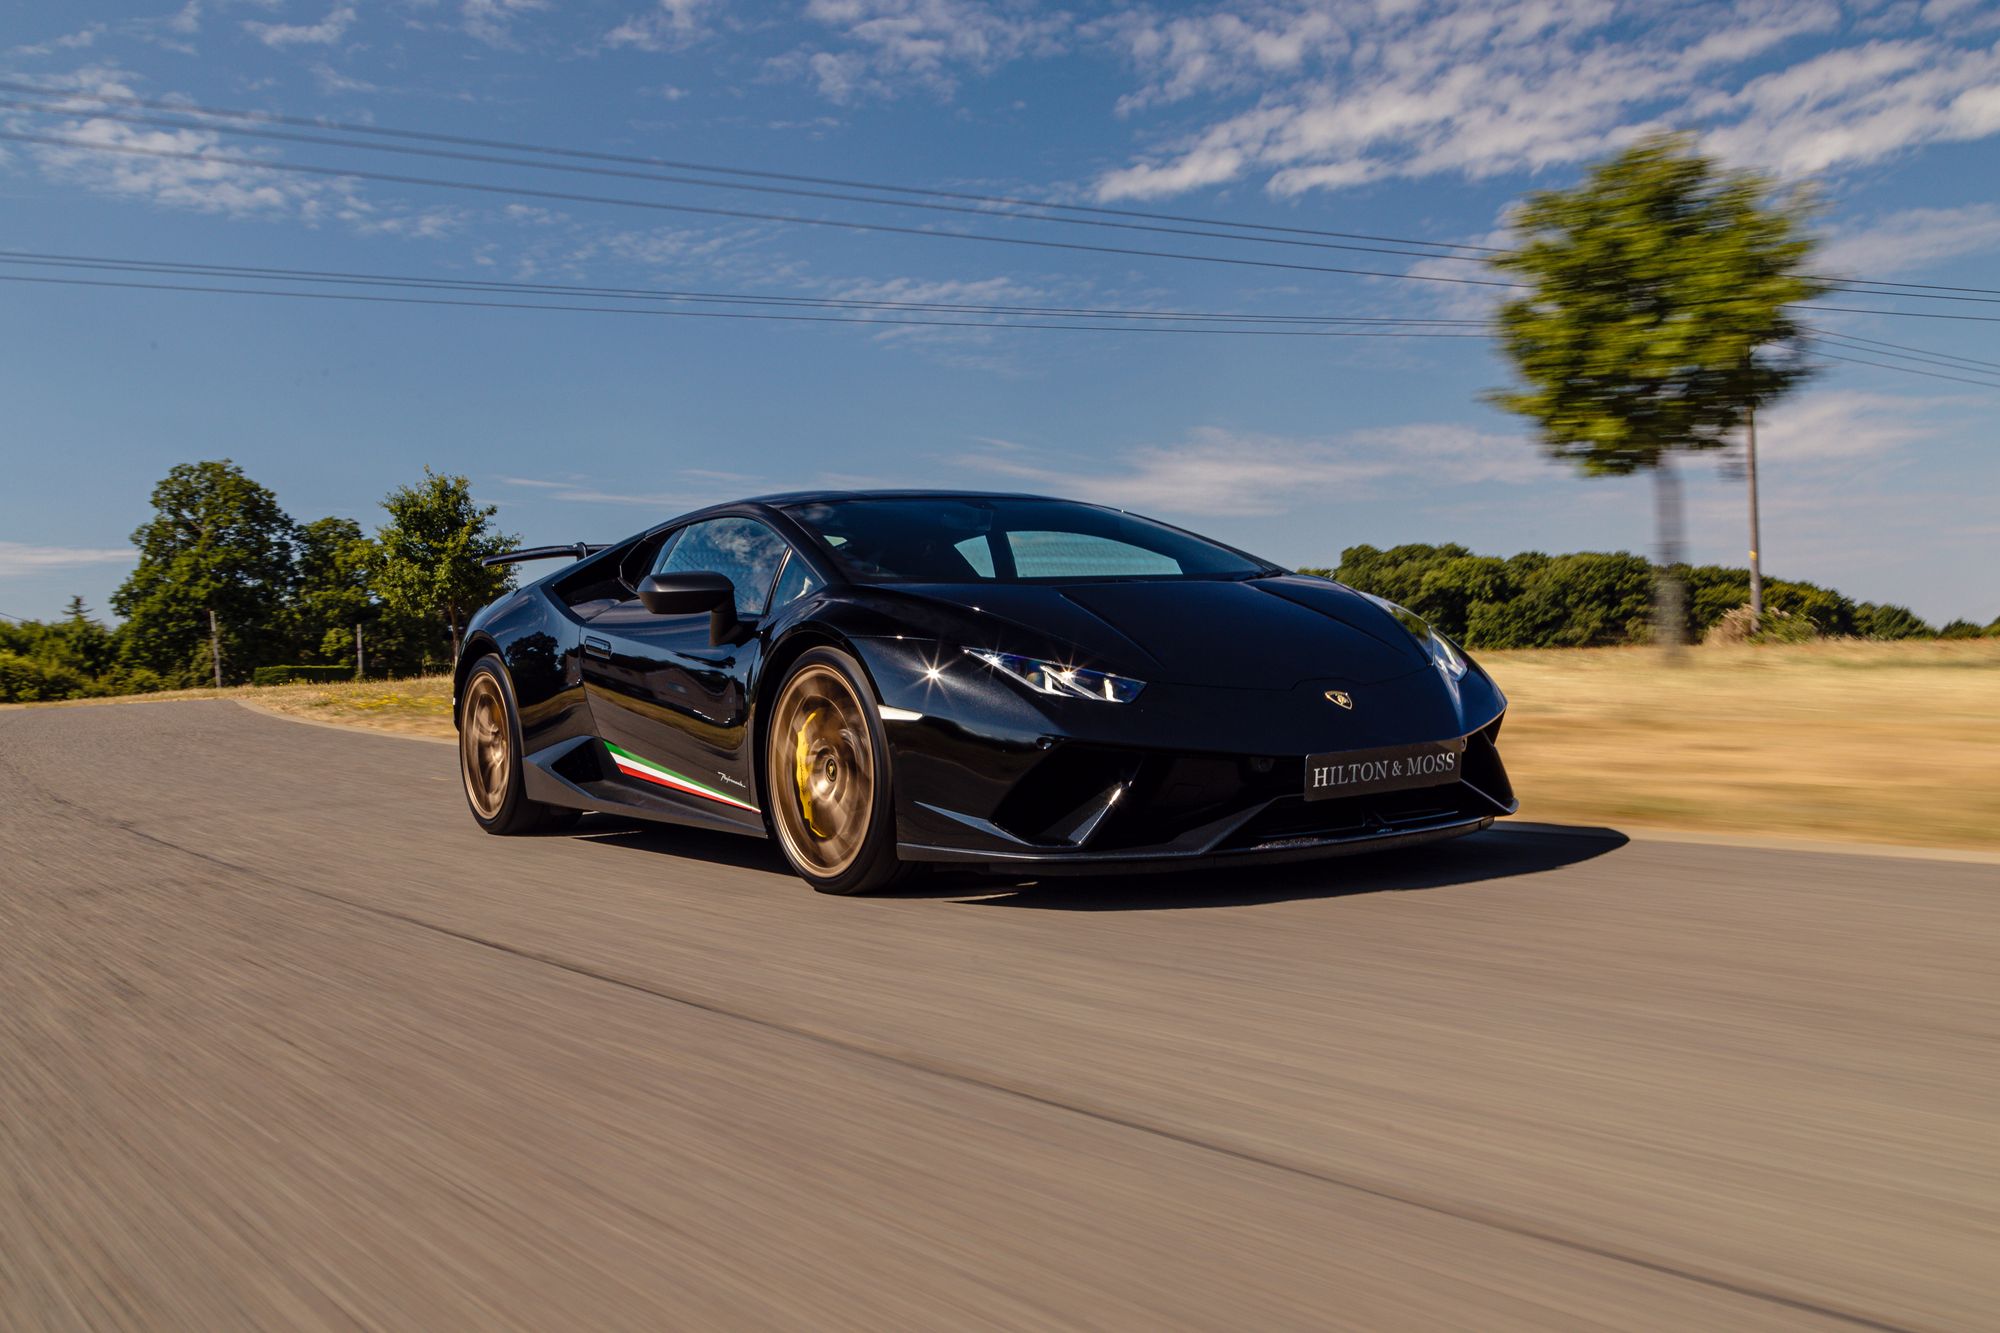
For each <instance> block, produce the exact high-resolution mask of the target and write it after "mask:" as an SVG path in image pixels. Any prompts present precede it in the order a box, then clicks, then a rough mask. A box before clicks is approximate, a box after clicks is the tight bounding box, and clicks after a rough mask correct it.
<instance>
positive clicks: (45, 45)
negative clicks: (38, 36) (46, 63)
mask: <svg viewBox="0 0 2000 1333" xmlns="http://www.w3.org/2000/svg"><path fill="white" fill-rule="evenodd" d="M103 35H104V25H103V24H102V23H86V24H84V25H83V27H81V28H78V29H77V30H76V31H75V32H72V33H68V34H66V35H64V36H61V37H51V38H49V39H48V40H47V41H43V42H31V43H29V44H28V45H26V46H16V47H14V48H12V49H11V50H10V51H8V53H7V54H8V55H12V56H46V55H54V54H55V53H56V52H57V51H81V50H83V49H85V48H86V47H91V46H95V45H96V44H97V39H98V38H99V37H102V36H103Z"/></svg>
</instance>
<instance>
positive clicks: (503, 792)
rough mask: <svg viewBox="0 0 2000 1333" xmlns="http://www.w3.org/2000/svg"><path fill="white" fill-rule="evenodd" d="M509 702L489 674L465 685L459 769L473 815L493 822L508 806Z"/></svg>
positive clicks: (480, 673)
mask: <svg viewBox="0 0 2000 1333" xmlns="http://www.w3.org/2000/svg"><path fill="white" fill-rule="evenodd" d="M511 731H512V728H510V727H509V726H508V725H507V701H506V699H504V698H502V697H501V694H500V682H499V680H498V679H497V678H496V677H495V676H494V675H493V673H492V672H490V671H475V672H473V673H472V678H471V680H469V681H467V682H466V687H465V705H464V713H463V714H462V716H461V718H460V720H459V726H458V767H459V770H460V771H461V772H462V773H463V774H464V775H465V796H466V799H467V800H469V801H471V802H472V810H473V813H474V814H476V815H478V816H479V817H480V818H481V819H482V820H485V821H487V822H489V823H490V822H492V821H493V820H496V819H498V818H499V817H500V811H501V807H503V806H504V805H506V803H507V782H508V777H509V773H508V770H509V768H510V767H511V765H509V764H508V762H507V759H508V755H507V749H508V739H509V736H510V734H511Z"/></svg>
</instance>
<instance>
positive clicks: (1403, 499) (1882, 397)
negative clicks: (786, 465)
mask: <svg viewBox="0 0 2000 1333" xmlns="http://www.w3.org/2000/svg"><path fill="white" fill-rule="evenodd" d="M1952 410H1954V409H1953V408H1952V407H1951V405H1950V404H1949V403H1944V404H1941V403H1940V402H1939V401H1938V400H1935V399H1931V398H1925V399H1914V398H1908V397H1902V396H1898V395H1894V394H1883V393H1867V392H1860V391H1855V390H1847V389H1833V388H1829V389H1822V390H1816V391H1811V392H1808V393H1805V394H1802V395H1800V396H1799V397H1798V398H1797V399H1795V400H1793V401H1791V402H1789V403H1786V404H1783V405H1781V406H1779V407H1777V408H1775V409H1774V410H1772V411H1771V412H1769V413H1768V414H1767V415H1766V416H1765V417H1764V419H1763V420H1762V422H1761V425H1760V431H1759V436H1758V449H1759V452H1760V455H1761V456H1763V457H1764V458H1766V459H1767V460H1768V461H1770V462H1772V463H1774V464H1777V465H1779V466H1786V467H1791V468H1792V469H1793V470H1794V472H1795V473H1797V472H1799V471H1801V470H1803V471H1805V472H1808V473H1813V474H1818V475H1825V474H1828V473H1830V472H1836V471H1838V470H1840V469H1843V468H1849V467H1852V466H1854V465H1855V464H1856V463H1857V462H1858V461H1861V460H1875V461H1878V462H1879V461H1886V460H1890V459H1893V458H1895V457H1897V456H1898V455H1900V454H1902V453H1904V452H1906V451H1907V450H1908V449H1910V448H1911V447H1912V446H1915V445H1918V444H1922V443H1925V442H1928V441H1930V440H1933V439H1936V438H1939V437H1940V436H1941V435H1942V434H1944V433H1946V432H1947V431H1948V430H1949V429H1950V424H1949V422H1948V421H1947V420H1946V419H1945V418H1946V417H1948V416H1949V415H1950V413H1951V411H1952ZM975 443H976V444H977V446H978V447H976V448H974V449H970V450H967V451H966V452H964V453H962V454H959V455H957V456H956V457H954V458H952V459H950V460H948V463H949V466H950V467H951V468H952V469H953V470H954V471H955V472H957V473H958V474H959V476H961V477H965V476H972V477H975V478H987V479H990V478H1003V479H1005V480H1007V481H1008V482H1009V483H1011V484H1017V485H1025V486H1032V487H1034V488H1036V489H1038V490H1046V491H1052V492H1055V493H1057V494H1061V495H1066V496H1072V497H1075V498H1078V499H1084V500H1097V501H1102V502H1104V503H1108V504H1118V505H1121V506H1126V507H1130V508H1133V509H1138V510H1150V511H1154V512H1158V513H1161V514H1170V515H1185V516H1189V517H1198V518H1255V517H1265V516H1275V515H1281V514H1287V513H1294V512H1297V511H1300V510H1303V509H1306V508H1308V507H1312V506H1319V505H1325V504H1332V503H1340V502H1347V503H1358V502H1366V501H1379V500H1381V499H1384V498H1388V497H1396V498H1397V500H1398V503H1409V504H1412V505H1416V506H1418V507H1420V508H1421V507H1427V506H1429V505H1431V504H1432V503H1433V501H1434V499H1435V497H1436V495H1437V494H1438V493H1439V491H1440V490H1441V489H1443V488H1445V487H1460V486H1483V487H1492V486H1501V487H1538V488H1544V489H1546V488H1547V487H1548V486H1549V485H1550V484H1552V483H1556V482H1560V481H1563V480H1565V479H1567V478H1568V477H1570V476H1571V475H1572V474H1571V472H1570V470H1569V469H1568V468H1566V467H1564V466H1563V465H1561V464H1558V463H1556V462H1554V461H1552V460H1550V459H1549V458H1548V457H1546V456H1545V455H1544V454H1543V453H1542V452H1541V450H1539V449H1538V448H1537V447H1536V446H1535V444H1534V441H1533V440H1532V439H1531V438H1530V437H1529V436H1528V435H1526V434H1523V433H1516V432H1510V431H1504V430H1503V431H1494V430H1484V429H1480V428H1478V427H1476V426H1471V425H1466V424H1462V423H1455V422H1412V423H1409V424H1406V425H1400V426H1386V427H1376V428H1370V429H1366V430H1357V431H1350V432H1347V433H1344V434H1341V435H1337V436H1325V437H1298V436H1286V435H1270V434H1260V433H1256V432H1246V431H1238V430H1230V429H1225V428H1222V427H1217V426H1203V427H1198V428H1196V429H1194V430H1191V431H1189V432H1188V433H1187V435H1186V437H1185V438H1183V439H1180V440H1177V441H1174V442H1171V443H1165V444H1143V445H1138V446H1135V447H1132V448H1128V449H1123V450H1119V451H1116V452H1114V453H1111V454H1110V455H1109V456H1108V457H1106V458H1104V459H1103V461H1100V462H1096V463H1092V464H1085V465H1079V464H1078V463H1077V462H1076V461H1075V458H1074V456H1073V455H1068V454H1057V453H1055V452H1053V451H1049V450H1042V449H1036V448H1032V447H1030V446H1027V445H1023V444H1019V443H1017V442H1014V441H1009V440H996V439H980V440H977V441H976V442H975Z"/></svg>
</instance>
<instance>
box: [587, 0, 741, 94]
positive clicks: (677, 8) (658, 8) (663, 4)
mask: <svg viewBox="0 0 2000 1333" xmlns="http://www.w3.org/2000/svg"><path fill="white" fill-rule="evenodd" d="M720 8H721V0H655V3H654V5H653V7H652V8H650V9H648V10H645V11H643V12H641V13H638V14H633V15H631V16H630V17H629V18H627V19H625V20H624V21H623V22H621V23H619V24H618V26H617V27H615V28H613V29H611V31H609V32H607V33H605V34H604V38H603V43H604V45H606V46H611V47H619V46H625V47H632V48H634V49H637V50H640V51H677V50H679V49H680V48H682V47H684V46H688V45H690V44H691V43H693V42H696V41H699V40H700V39H701V38H703V37H706V36H708V35H709V33H710V31H711V29H710V27H709V20H710V18H711V17H712V16H713V15H714V13H715V12H716V11H717V10H718V9H720ZM666 91H672V92H674V93H675V94H676V95H678V90H666Z"/></svg>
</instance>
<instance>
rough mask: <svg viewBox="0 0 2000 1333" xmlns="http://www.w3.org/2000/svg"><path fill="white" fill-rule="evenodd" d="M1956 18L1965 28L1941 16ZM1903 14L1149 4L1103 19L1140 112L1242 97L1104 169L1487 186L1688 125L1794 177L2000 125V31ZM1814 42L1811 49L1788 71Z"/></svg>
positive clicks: (1171, 176) (1153, 185)
mask: <svg viewBox="0 0 2000 1333" xmlns="http://www.w3.org/2000/svg"><path fill="white" fill-rule="evenodd" d="M1939 19H1948V20H1949V21H1947V22H1944V23H1943V24H1942V26H1935V27H1934V26H1931V24H1933V23H1937V22H1938V20H1939ZM1882 21H1883V22H1884V23H1889V24H1893V25H1895V30H1894V31H1893V32H1884V33H1878V34H1876V35H1875V36H1874V37H1873V38H1872V39H1870V40H1866V41H1862V42H1860V43H1858V44H1854V43H1851V42H1850V43H1849V44H1841V45H1835V46H1833V48H1832V49H1824V48H1825V47H1826V44H1827V42H1828V41H1829V40H1833V41H1835V42H1838V41H1839V40H1840V39H1839V37H1838V36H1837V35H1836V34H1837V33H1838V31H1839V28H1840V25H1841V23H1842V16H1841V14H1840V11H1839V10H1838V8H1837V7H1835V6H1834V5H1832V4H1830V3H1828V2H1827V0H1750V2H1749V3H1745V4H1734V5H1725V4H1722V3H1719V2H1717V0H1710V2H1709V3H1701V4H1695V5H1686V6H1680V7H1677V8H1670V9H1667V10H1662V9H1659V8H1657V7H1645V8H1644V9H1643V11H1642V10H1641V8H1640V7H1638V6H1636V5H1634V4H1631V3H1627V2H1625V0H1540V2H1539V3H1535V4H1520V5H1500V6H1495V5H1491V4H1487V3H1486V2H1485V0H1443V3H1439V4H1430V5H1421V6H1419V5H1401V4H1398V5H1385V6H1380V7H1363V6H1361V5H1359V4H1356V3H1353V2H1352V0H1264V2H1263V3H1258V4H1252V5H1249V6H1247V7H1246V6H1243V5H1229V6H1213V7H1208V8H1204V9H1202V10H1199V11H1195V12H1189V11H1188V10H1186V9H1184V8H1178V7H1176V8H1173V9H1166V10H1161V9H1134V10H1129V11H1125V12H1124V13H1121V14H1119V15H1117V16H1115V17H1114V18H1111V19H1107V20H1103V21H1101V22H1100V23H1099V24H1097V25H1095V26H1094V27H1093V28H1092V30H1091V31H1092V32H1093V34H1096V35H1100V36H1103V37H1104V38H1105V39H1107V40H1110V41H1112V42H1113V43H1114V45H1116V46H1117V47H1118V49H1120V50H1121V51H1122V52H1123V53H1124V55H1125V58H1126V59H1127V61H1128V62H1129V63H1130V65H1131V67H1132V68H1133V70H1134V72H1135V73H1136V74H1137V75H1138V77H1139V81H1140V82H1139V86H1138V88H1137V89H1135V90H1134V91H1132V92H1131V93H1129V94H1127V95H1126V96H1125V97H1124V98H1123V99H1122V100H1121V102H1120V107H1121V109H1122V110H1124V111H1126V112H1127V113H1130V112H1133V111H1137V110H1140V109H1142V108H1146V107H1152V106H1158V105H1162V104H1167V103H1177V102H1188V101H1192V100H1195V99H1203V100H1206V101H1208V102H1211V103H1214V104H1216V105H1217V106H1218V107H1219V108H1222V109H1220V110H1219V112H1218V114H1216V115H1215V116H1214V118H1212V119H1210V120H1209V121H1208V123H1207V124H1205V125H1201V126H1198V127H1197V128H1196V129H1194V130H1193V131H1191V132H1188V133H1185V134H1184V135H1182V136H1181V137H1180V138H1178V139H1177V140H1174V141H1170V142H1167V143H1164V144H1162V145H1161V147H1160V148H1158V149H1156V150H1154V151H1151V152H1148V153H1145V154H1143V155H1141V156H1140V157H1138V158H1137V159H1135V160H1133V161H1130V162H1127V163H1126V164H1124V165H1122V166H1119V167H1116V168H1114V169H1112V170H1109V171H1107V172H1105V173H1104V174H1102V175H1101V176H1100V177H1099V178H1098V180H1097V182H1096V193H1097V195H1098V196H1099V197H1100V198H1103V199H1131V198H1157V197H1164V196H1168V195H1173V194H1177V193H1182V192H1185V191H1188V190H1192V189H1198V188H1202V187H1207V186H1214V185H1220V184H1225V183H1228V182H1232V181H1237V180H1242V179H1252V180H1260V181H1261V183H1262V184H1263V185H1264V186H1265V188H1267V189H1268V190H1270V191H1272V192H1273V193H1277V194H1281V195H1292V194H1300V193H1304V192H1307V191H1311V190H1324V189H1339V188H1344V187H1349V186H1354V185H1359V184H1363V183H1366V182H1370V181H1376V180H1384V179H1392V178H1420V177H1427V176H1441V175H1451V176H1461V177H1466V178H1471V179H1480V178H1484V177H1489V176H1493V175H1496V174H1499V173H1502V172H1514V171H1536V170H1540V169H1543V168H1546V167H1550V166H1557V165H1563V164H1569V163H1575V162H1580V161H1583V160H1586V159H1589V158H1591V157H1595V156H1598V155H1600V154H1602V153H1604V152H1605V151H1607V150H1611V149H1615V148H1616V147H1618V146H1620V145H1622V144H1623V143H1625V142H1627V141H1629V140H1630V139H1631V138H1633V137H1634V136H1636V135H1638V134H1641V133H1644V132H1646V131H1648V130H1650V129H1653V128H1657V127H1662V126H1670V125H1671V126H1682V125H1693V126H1696V127H1702V128H1705V129H1706V132H1707V135H1708V146H1709V147H1711V148H1712V149H1713V150H1714V151H1717V152H1719V153H1721V154H1722V155H1723V156H1724V157H1726V158H1728V159H1729V160H1731V161H1734V162H1738V163H1742V164H1748V165H1756V166H1762V167H1767V168H1770V169H1773V170H1776V171H1779V172H1780V173H1784V174H1789V175H1799V174H1805V173H1812V172H1819V171H1825V170H1828V169H1833V168H1841V167H1848V166H1853V165H1858V164H1866V163H1870V162H1874V161H1878V160H1880V159H1882V158H1884V157H1886V156H1889V155H1891V154H1893V153H1896V152H1899V151H1901V150H1903V149H1905V148H1908V147H1911V146H1913V145H1917V144H1922V143H1930V142H1940V141H1946V140H1966V139H1976V138H1983V137H1986V136H1988V135H1992V134H1995V133H2000V45H1995V44H1991V43H1989V42H1987V41H1985V40H1983V39H1981V38H1978V37H1973V36H1970V35H1969V33H1970V31H1971V30H1970V29H1969V28H1968V26H1967V24H1966V23H1965V22H1964V21H1963V19H1962V17H1958V18H1954V17H1951V16H1949V15H1943V14H1940V15H1937V16H1934V17H1932V18H1931V19H1928V20H1927V19H1926V18H1925V16H1924V15H1923V13H1922V12H1920V11H1919V10H1917V9H1916V8H1914V7H1904V8H1902V9H1899V10H1896V11H1885V12H1884V15H1883V16H1882ZM1806 38H1811V39H1813V45H1814V48H1815V49H1814V50H1812V52H1811V54H1808V55H1805V56H1803V57H1802V58H1799V59H1796V60H1794V61H1791V62H1790V63H1780V64H1779V65H1778V67H1777V68H1775V69H1772V68H1771V64H1772V62H1773V61H1774V60H1777V61H1780V62H1782V61H1783V58H1784V53H1785V52H1786V51H1787V50H1788V49H1791V48H1793V47H1796V46H1797V45H1798V44H1799V43H1800V42H1801V40H1802V39H1806ZM1253 98H1254V101H1252V102H1251V104H1250V105H1248V106H1247V107H1245V106H1238V107H1237V108H1236V109H1228V108H1229V107H1230V104H1231V103H1239V104H1240V103H1241V102H1242V101H1244V100H1246V99H1253Z"/></svg>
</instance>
